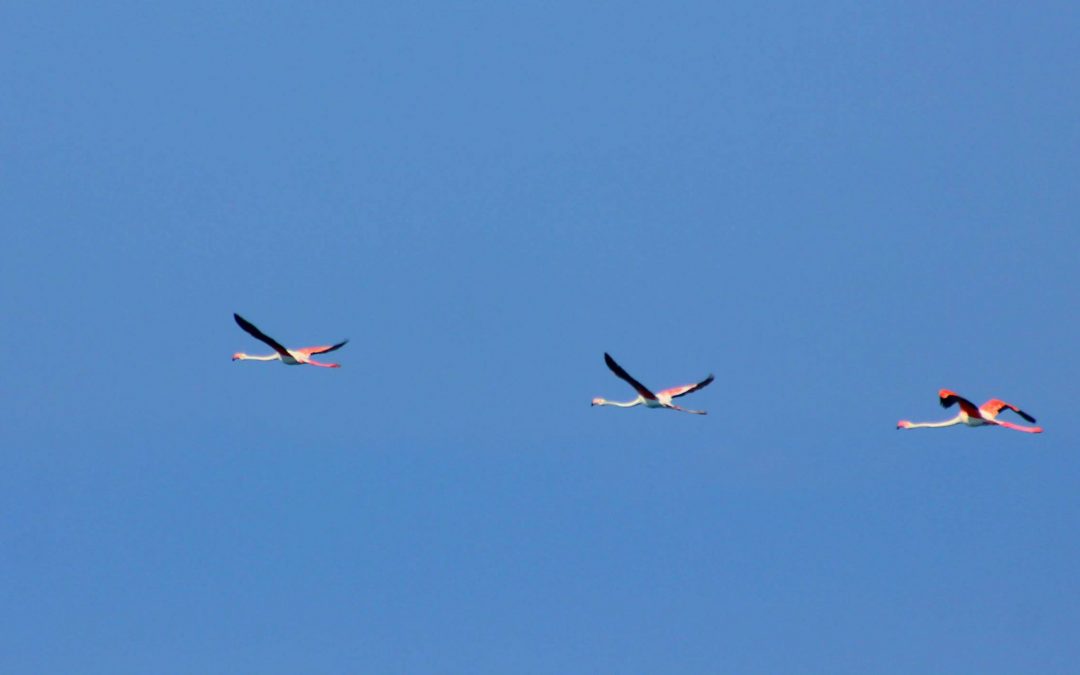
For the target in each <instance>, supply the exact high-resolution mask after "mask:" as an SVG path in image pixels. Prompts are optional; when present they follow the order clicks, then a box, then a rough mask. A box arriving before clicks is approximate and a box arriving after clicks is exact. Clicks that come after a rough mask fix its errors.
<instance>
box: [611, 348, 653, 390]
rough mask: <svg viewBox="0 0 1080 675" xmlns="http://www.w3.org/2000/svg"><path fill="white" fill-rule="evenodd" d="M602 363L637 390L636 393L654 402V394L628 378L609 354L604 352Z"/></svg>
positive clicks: (626, 373)
mask: <svg viewBox="0 0 1080 675" xmlns="http://www.w3.org/2000/svg"><path fill="white" fill-rule="evenodd" d="M604 363H606V364H607V367H608V368H610V369H611V372H613V373H615V374H616V375H617V376H618V377H619V378H620V379H622V380H624V381H626V383H627V384H629V385H630V386H631V387H633V388H634V389H635V390H637V393H639V394H641V395H642V396H644V397H645V398H647V399H651V400H653V401H655V400H656V394H654V393H652V392H651V391H649V389H648V387H646V386H645V385H643V384H642V383H640V382H638V381H637V380H635V379H634V378H632V377H630V373H628V372H626V371H625V370H623V368H622V366H620V365H619V364H617V363H615V359H613V358H611V354H608V353H607V352H604Z"/></svg>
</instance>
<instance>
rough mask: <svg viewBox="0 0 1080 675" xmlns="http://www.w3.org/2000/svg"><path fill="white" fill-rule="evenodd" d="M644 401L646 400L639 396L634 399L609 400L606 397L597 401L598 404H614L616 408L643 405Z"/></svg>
mask: <svg viewBox="0 0 1080 675" xmlns="http://www.w3.org/2000/svg"><path fill="white" fill-rule="evenodd" d="M644 402H645V400H644V399H643V398H641V397H640V396H638V397H637V398H635V399H634V400H633V401H608V400H605V399H600V401H599V402H597V404H596V405H613V406H615V407H616V408H633V407H634V406H636V405H641V404H642V403H644Z"/></svg>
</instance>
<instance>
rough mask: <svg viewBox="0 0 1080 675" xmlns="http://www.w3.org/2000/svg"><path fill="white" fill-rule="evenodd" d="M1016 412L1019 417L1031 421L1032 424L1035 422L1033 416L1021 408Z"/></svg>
mask: <svg viewBox="0 0 1080 675" xmlns="http://www.w3.org/2000/svg"><path fill="white" fill-rule="evenodd" d="M1016 413H1017V414H1018V415H1020V417H1023V418H1024V419H1026V420H1027V421H1028V422H1031V423H1032V424H1035V418H1034V417H1032V416H1031V415H1029V414H1027V413H1026V412H1024V411H1023V410H1017V411H1016Z"/></svg>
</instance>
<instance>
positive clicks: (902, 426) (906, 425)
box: [896, 420, 911, 429]
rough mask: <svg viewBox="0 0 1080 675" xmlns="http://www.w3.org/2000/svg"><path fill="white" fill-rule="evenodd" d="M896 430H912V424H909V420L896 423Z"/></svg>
mask: <svg viewBox="0 0 1080 675" xmlns="http://www.w3.org/2000/svg"><path fill="white" fill-rule="evenodd" d="M896 428H897V429H910V428H911V422H908V421H907V420H900V421H899V422H897V423H896Z"/></svg>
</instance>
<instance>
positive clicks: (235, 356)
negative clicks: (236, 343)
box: [232, 352, 247, 361]
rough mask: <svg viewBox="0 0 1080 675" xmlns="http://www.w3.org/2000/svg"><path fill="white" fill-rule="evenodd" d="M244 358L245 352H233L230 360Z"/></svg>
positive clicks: (245, 356)
mask: <svg viewBox="0 0 1080 675" xmlns="http://www.w3.org/2000/svg"><path fill="white" fill-rule="evenodd" d="M246 358H247V354H245V353H244V352H236V353H235V354H233V355H232V360H233V361H240V360H241V359H246Z"/></svg>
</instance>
